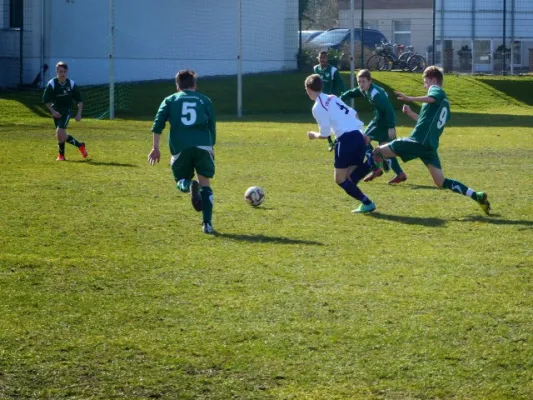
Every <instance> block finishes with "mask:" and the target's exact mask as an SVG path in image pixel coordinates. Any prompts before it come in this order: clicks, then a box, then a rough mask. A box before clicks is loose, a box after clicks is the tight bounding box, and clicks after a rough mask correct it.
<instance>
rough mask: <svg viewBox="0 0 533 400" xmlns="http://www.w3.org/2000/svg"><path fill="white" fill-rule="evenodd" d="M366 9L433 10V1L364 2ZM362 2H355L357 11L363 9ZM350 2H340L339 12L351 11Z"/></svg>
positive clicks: (384, 0)
mask: <svg viewBox="0 0 533 400" xmlns="http://www.w3.org/2000/svg"><path fill="white" fill-rule="evenodd" d="M364 2H365V9H369V10H376V9H378V10H384V9H392V10H398V9H402V10H404V9H413V8H417V9H418V8H433V0H364ZM361 3H362V0H354V7H355V9H356V10H359V9H360V8H361ZM349 9H350V0H339V10H349Z"/></svg>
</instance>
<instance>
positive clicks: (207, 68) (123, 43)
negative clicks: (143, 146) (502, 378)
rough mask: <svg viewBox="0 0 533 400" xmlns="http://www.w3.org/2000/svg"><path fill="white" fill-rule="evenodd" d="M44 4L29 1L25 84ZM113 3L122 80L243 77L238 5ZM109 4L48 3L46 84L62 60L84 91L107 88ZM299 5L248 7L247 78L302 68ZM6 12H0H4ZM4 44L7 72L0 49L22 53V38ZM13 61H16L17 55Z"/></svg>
mask: <svg viewBox="0 0 533 400" xmlns="http://www.w3.org/2000/svg"><path fill="white" fill-rule="evenodd" d="M42 1H43V0H25V2H24V3H25V26H24V30H25V34H24V46H25V47H24V81H25V83H30V82H31V81H33V79H34V78H35V76H36V75H37V74H38V73H39V70H40V65H41V52H42V51H41V47H42V46H41V29H42V21H43V17H42V14H41V5H42ZM113 2H114V22H115V30H114V64H115V79H116V81H119V82H120V81H141V80H154V79H172V78H173V77H174V75H175V74H176V72H177V71H178V70H179V69H183V68H192V69H195V70H196V71H197V72H198V74H199V75H200V76H212V75H233V74H236V73H237V52H238V41H237V37H238V36H237V35H238V28H237V27H238V19H237V18H238V12H237V10H238V2H237V1H236V0H217V1H213V0H195V1H187V2H186V1H179V2H178V1H176V0H113ZM109 3H110V0H90V1H81V0H76V1H72V2H70V1H65V0H47V1H46V2H45V4H46V10H45V15H44V21H45V23H44V38H45V41H44V55H45V60H44V61H45V62H46V63H47V64H48V65H49V66H50V68H51V69H50V70H49V72H48V74H47V76H45V78H46V79H49V78H50V76H53V69H54V68H53V66H54V65H55V64H56V63H57V62H58V61H65V62H67V63H68V64H69V68H70V72H71V75H72V77H73V78H74V79H76V80H77V81H78V82H79V83H80V84H100V83H107V82H108V80H109V52H110V9H109ZM2 4H3V3H2V1H1V0H0V5H2ZM297 6H298V2H296V1H290V2H288V1H285V0H269V1H257V0H242V15H243V18H242V21H243V31H242V34H243V72H244V73H251V72H264V71H281V70H286V69H294V68H296V65H297V63H296V53H297V49H298V43H297V37H298V35H297V32H298V9H297ZM4 7H5V6H4ZM3 11H4V10H3V8H0V13H2V12H3ZM6 38H7V36H6V35H2V34H0V46H1V47H0V66H2V71H3V72H4V67H3V65H1V54H2V50H4V49H8V48H10V47H13V48H14V47H16V48H17V49H15V50H18V47H17V46H18V44H17V43H18V42H16V38H15V37H14V36H13V38H7V39H6ZM5 41H7V42H8V43H4V42H5ZM14 57H15V58H16V57H18V51H17V52H16V54H14ZM6 69H7V67H6ZM10 69H16V70H17V71H15V72H16V76H17V77H18V67H17V68H14V66H11V67H10ZM1 75H7V74H1ZM0 79H1V78H0ZM15 83H18V82H15ZM4 85H5V83H4ZM0 86H3V83H2V81H1V80H0Z"/></svg>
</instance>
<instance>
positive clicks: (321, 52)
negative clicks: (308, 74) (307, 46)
mask: <svg viewBox="0 0 533 400" xmlns="http://www.w3.org/2000/svg"><path fill="white" fill-rule="evenodd" d="M321 55H325V56H326V57H327V56H328V52H327V51H326V50H321V51H319V52H318V56H317V58H320V56H321Z"/></svg>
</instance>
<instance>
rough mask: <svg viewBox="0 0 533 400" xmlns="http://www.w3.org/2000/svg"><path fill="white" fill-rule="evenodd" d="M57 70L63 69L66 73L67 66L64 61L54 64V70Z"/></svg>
mask: <svg viewBox="0 0 533 400" xmlns="http://www.w3.org/2000/svg"><path fill="white" fill-rule="evenodd" d="M58 68H65V70H67V71H68V65H67V63H66V62H64V61H59V62H58V63H57V64H56V69H58Z"/></svg>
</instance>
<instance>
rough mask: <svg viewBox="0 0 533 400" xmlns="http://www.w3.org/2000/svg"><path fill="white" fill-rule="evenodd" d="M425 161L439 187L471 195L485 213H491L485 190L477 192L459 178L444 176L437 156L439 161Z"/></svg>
mask: <svg viewBox="0 0 533 400" xmlns="http://www.w3.org/2000/svg"><path fill="white" fill-rule="evenodd" d="M423 161H424V163H426V165H427V168H428V171H429V173H430V175H431V177H432V178H433V182H434V183H435V185H436V186H437V187H438V188H439V189H448V190H451V191H452V192H455V193H459V194H462V195H463V196H467V197H470V198H471V199H472V200H474V201H475V202H476V203H478V204H479V206H480V207H481V209H482V210H483V211H484V212H485V214H487V215H489V213H490V202H489V200H488V198H487V194H486V193H485V192H476V191H474V190H473V189H471V188H469V187H468V186H466V185H464V184H463V183H461V182H459V181H457V180H454V179H448V178H446V177H445V176H444V173H443V172H442V169H441V167H440V162H439V161H438V158H437V161H436V162H433V163H432V164H429V163H427V162H428V161H427V160H423Z"/></svg>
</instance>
